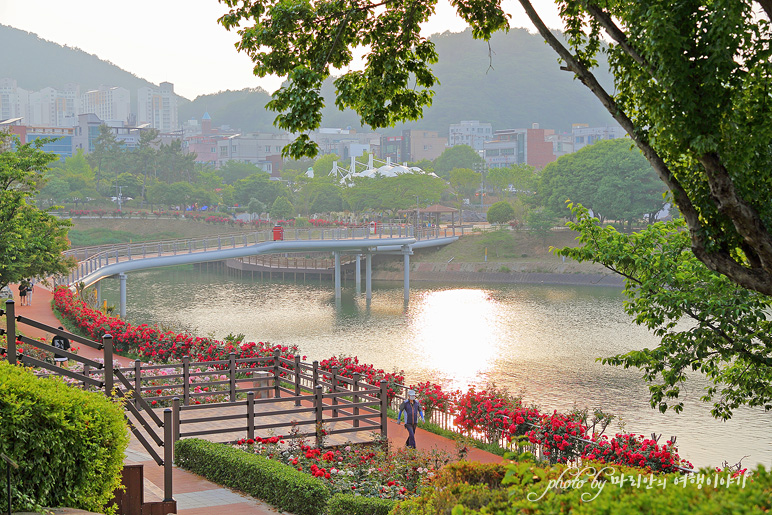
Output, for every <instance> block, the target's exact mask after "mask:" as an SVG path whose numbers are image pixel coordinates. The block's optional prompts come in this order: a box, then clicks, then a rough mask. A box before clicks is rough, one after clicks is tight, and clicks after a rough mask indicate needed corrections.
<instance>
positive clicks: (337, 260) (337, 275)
mask: <svg viewBox="0 0 772 515" xmlns="http://www.w3.org/2000/svg"><path fill="white" fill-rule="evenodd" d="M333 255H334V256H335V298H336V299H339V298H340V252H333Z"/></svg>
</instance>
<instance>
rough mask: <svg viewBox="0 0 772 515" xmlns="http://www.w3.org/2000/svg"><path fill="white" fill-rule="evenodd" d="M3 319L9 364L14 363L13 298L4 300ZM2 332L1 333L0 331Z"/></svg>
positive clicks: (14, 321)
mask: <svg viewBox="0 0 772 515" xmlns="http://www.w3.org/2000/svg"><path fill="white" fill-rule="evenodd" d="M5 321H6V327H7V329H6V331H5V334H6V339H7V346H8V348H7V349H6V353H7V357H8V363H10V364H11V365H15V364H16V303H15V302H14V301H13V299H8V300H6V301H5ZM0 334H2V333H0Z"/></svg>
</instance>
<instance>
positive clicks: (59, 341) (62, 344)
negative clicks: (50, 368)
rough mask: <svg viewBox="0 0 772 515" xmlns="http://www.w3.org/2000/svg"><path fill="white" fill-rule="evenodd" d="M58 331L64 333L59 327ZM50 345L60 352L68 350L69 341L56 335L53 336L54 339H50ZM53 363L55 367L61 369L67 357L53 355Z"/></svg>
mask: <svg viewBox="0 0 772 515" xmlns="http://www.w3.org/2000/svg"><path fill="white" fill-rule="evenodd" d="M59 330H60V331H64V328H63V327H61V326H60V327H59ZM51 345H52V346H54V347H56V348H57V349H60V350H65V351H67V350H70V340H69V339H68V338H65V337H64V336H61V335H58V334H56V335H54V337H53V338H52V339H51ZM54 361H55V362H56V364H57V365H59V366H60V367H63V366H64V362H65V361H67V357H66V356H62V355H61V354H54Z"/></svg>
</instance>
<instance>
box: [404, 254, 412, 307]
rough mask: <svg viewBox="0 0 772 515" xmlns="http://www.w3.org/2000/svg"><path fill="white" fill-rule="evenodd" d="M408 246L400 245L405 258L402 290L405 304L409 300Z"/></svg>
mask: <svg viewBox="0 0 772 515" xmlns="http://www.w3.org/2000/svg"><path fill="white" fill-rule="evenodd" d="M410 254H411V251H410V246H408V245H402V255H403V256H404V258H405V276H404V290H405V304H407V303H408V302H409V301H410Z"/></svg>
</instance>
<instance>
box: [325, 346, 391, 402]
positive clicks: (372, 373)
mask: <svg viewBox="0 0 772 515" xmlns="http://www.w3.org/2000/svg"><path fill="white" fill-rule="evenodd" d="M334 367H338V375H340V376H343V377H347V378H349V379H353V378H354V374H360V376H361V379H362V380H363V381H365V382H367V383H368V384H371V385H374V386H379V385H380V382H381V379H385V380H386V381H387V383H388V385H387V387H386V388H387V392H388V393H387V397H388V400H389V402H391V401H392V400H393V399H394V398H395V397H396V396H397V395H398V394H400V393H401V392H400V391H398V390H401V387H400V386H398V385H402V384H405V373H404V372H403V371H401V370H400V371H399V372H396V371H395V372H392V373H388V372H386V371H384V370H383V369H380V368H375V367H374V366H373V365H365V364H361V363H359V359H358V358H357V357H356V356H354V357H349V356H346V357H341V358H338V357H337V356H333V357H331V358H329V359H325V360H322V361H320V362H319V370H324V371H326V372H330V373H331V372H332V369H333V368H334ZM322 377H323V378H324V380H325V381H329V380H330V379H331V378H332V376H331V375H327V374H323V376H322ZM340 386H342V387H348V384H341V385H340Z"/></svg>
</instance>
